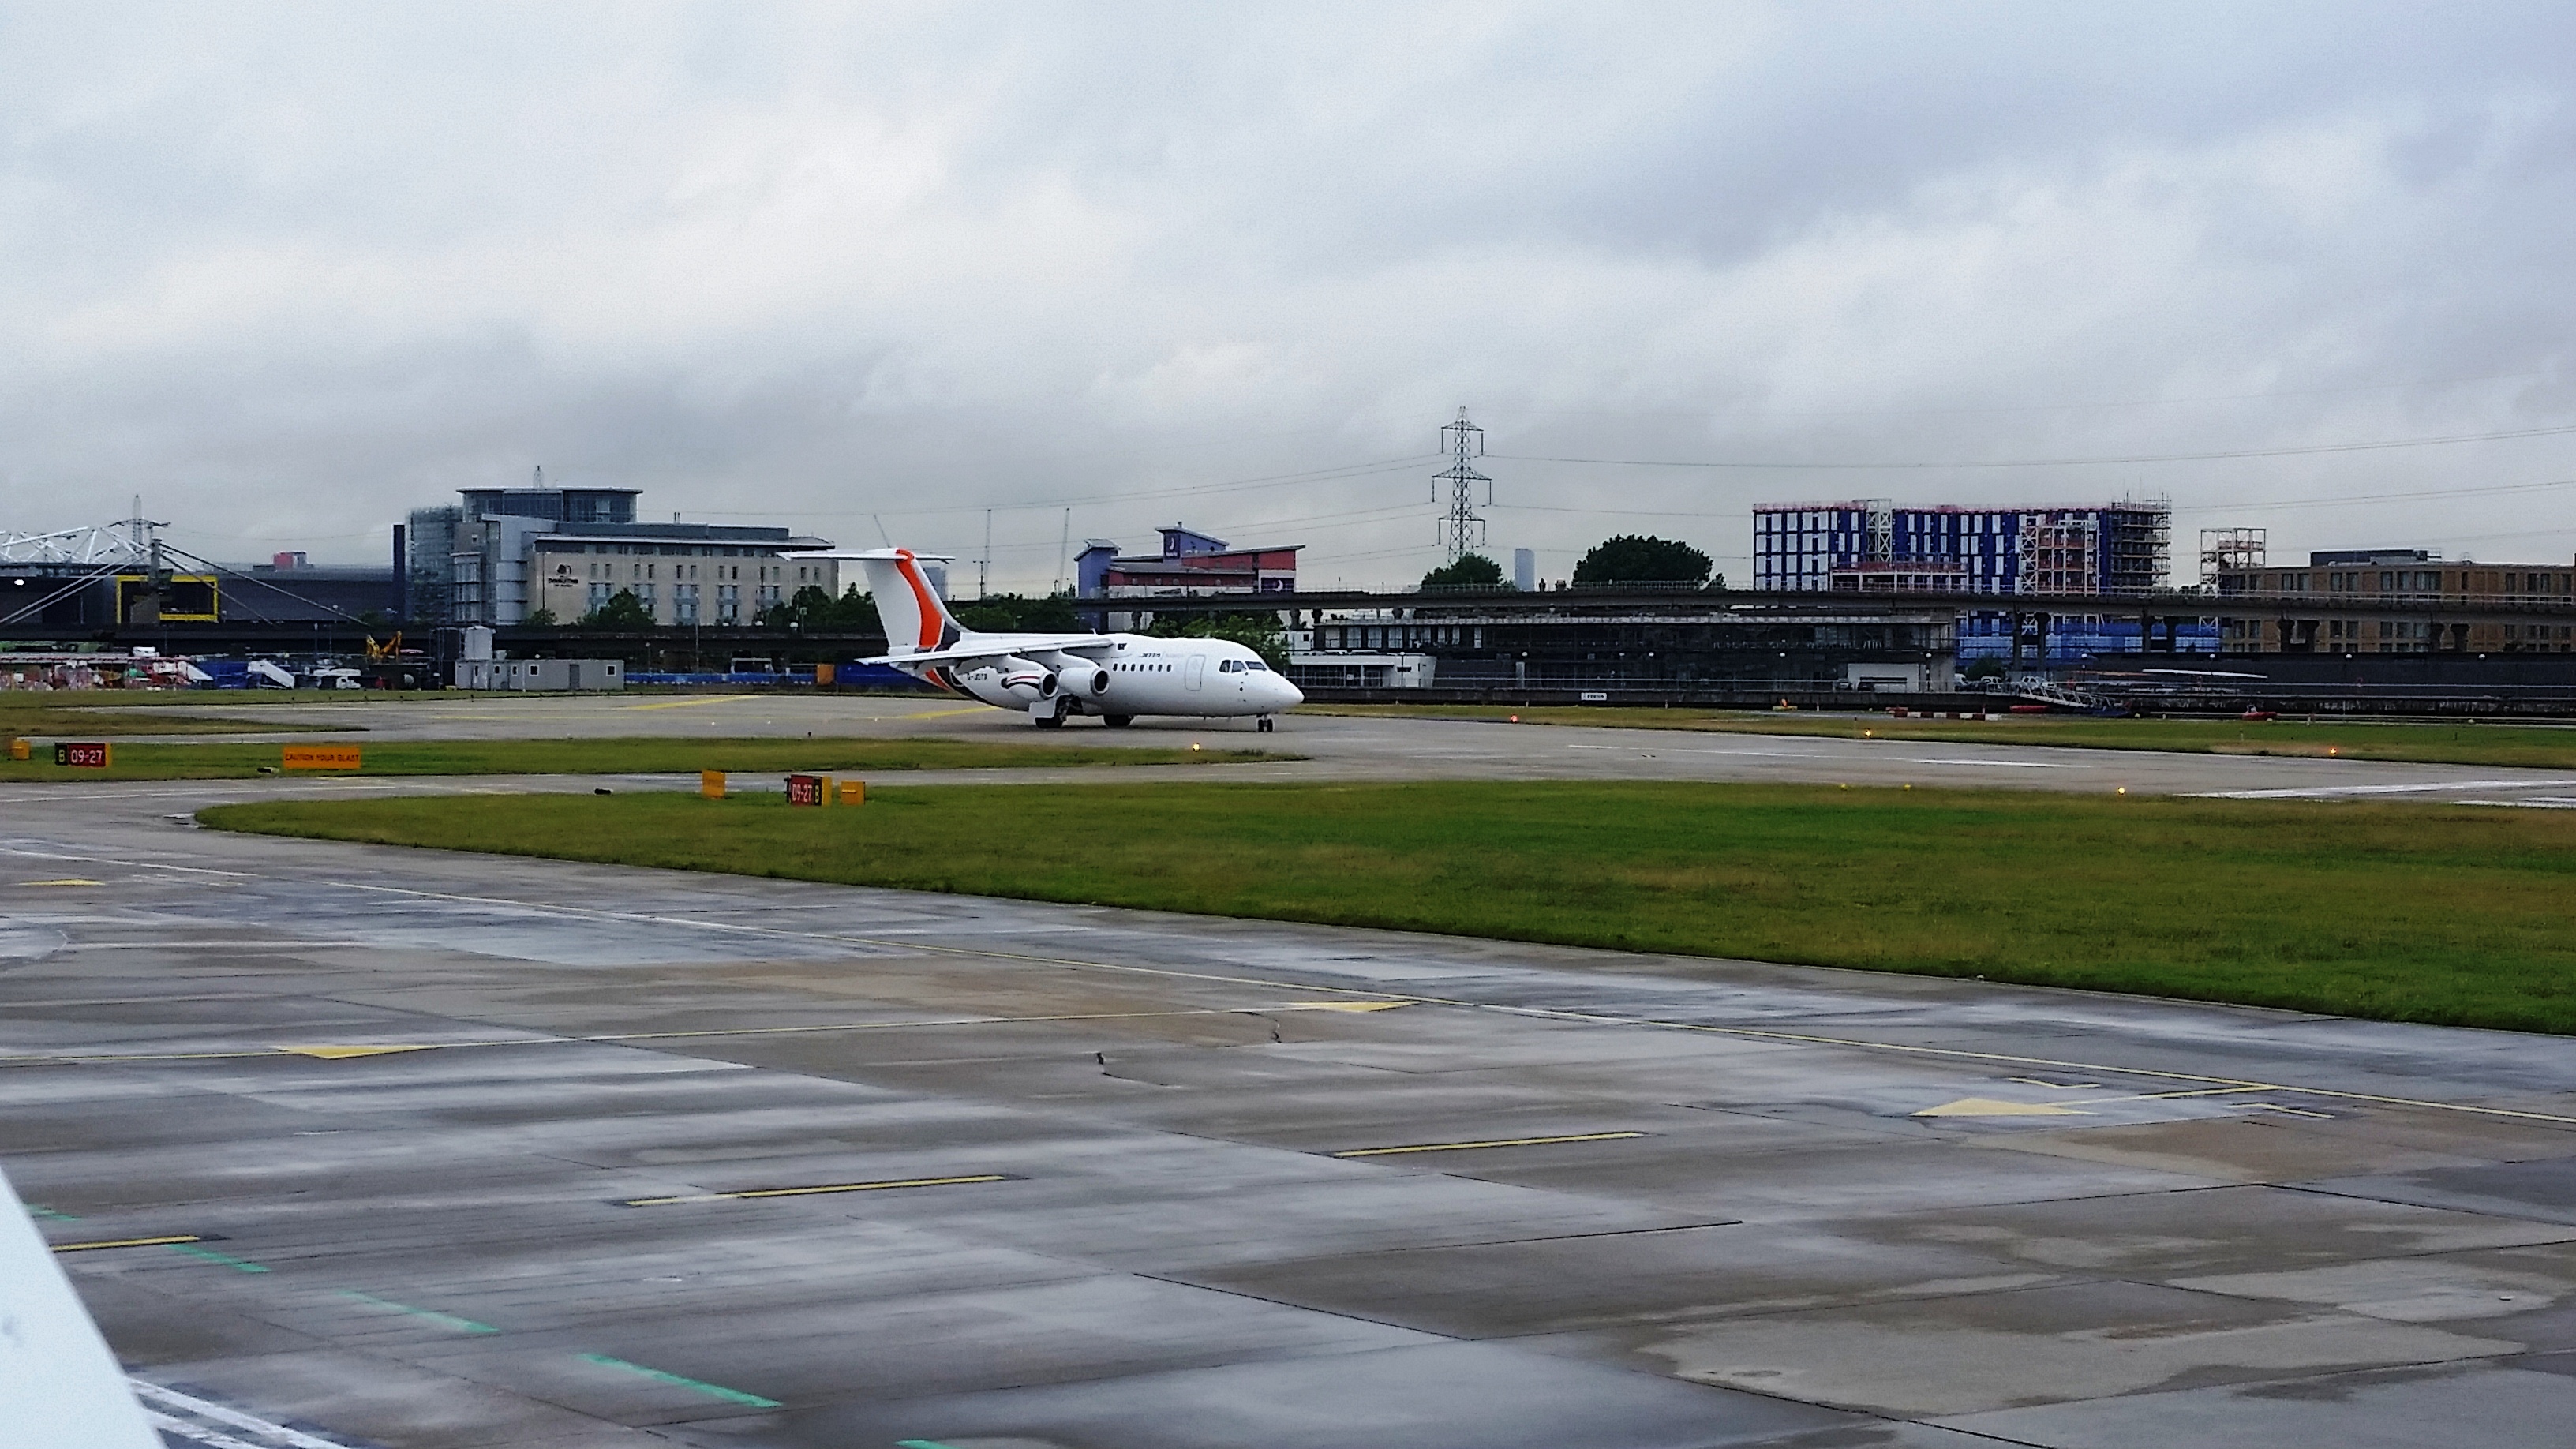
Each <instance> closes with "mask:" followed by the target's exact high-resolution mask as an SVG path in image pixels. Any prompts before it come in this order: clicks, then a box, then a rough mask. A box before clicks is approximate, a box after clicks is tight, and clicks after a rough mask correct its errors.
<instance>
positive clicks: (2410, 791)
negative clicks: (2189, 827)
mask: <svg viewBox="0 0 2576 1449" xmlns="http://www.w3.org/2000/svg"><path fill="white" fill-rule="evenodd" d="M2565 783H2566V781H2564V780H2450V781H2444V782H2439V783H2435V784H2417V785H2301V786H2298V787H2296V788H2293V789H2280V790H2204V791H2201V792H2199V793H2198V794H2195V795H2193V796H2192V797H2191V798H2193V799H2196V800H2324V799H2329V798H2332V797H2335V796H2342V795H2425V794H2434V793H2438V792H2440V791H2444V790H2538V789H2542V788H2544V787H2547V786H2550V785H2563V784H2565Z"/></svg>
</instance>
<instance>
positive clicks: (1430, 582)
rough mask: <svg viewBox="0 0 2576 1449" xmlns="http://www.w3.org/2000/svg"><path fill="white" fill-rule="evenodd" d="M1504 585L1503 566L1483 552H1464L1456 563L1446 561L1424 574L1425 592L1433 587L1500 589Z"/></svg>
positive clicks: (1423, 585) (1423, 584)
mask: <svg viewBox="0 0 2576 1449" xmlns="http://www.w3.org/2000/svg"><path fill="white" fill-rule="evenodd" d="M1502 586H1503V566H1502V565H1501V564H1498V563H1496V562H1494V561H1493V560H1492V559H1489V558H1487V557H1485V556H1484V555H1483V554H1481V553H1462V554H1460V555H1458V558H1457V561H1456V562H1454V563H1445V564H1442V565H1441V566H1440V567H1438V568H1436V569H1433V570H1432V571H1431V572H1429V573H1427V574H1424V575H1423V576H1422V587H1423V590H1424V591H1425V592H1429V591H1430V590H1432V589H1499V588H1501V587H1502Z"/></svg>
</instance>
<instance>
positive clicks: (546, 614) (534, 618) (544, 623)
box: [519, 608, 555, 629]
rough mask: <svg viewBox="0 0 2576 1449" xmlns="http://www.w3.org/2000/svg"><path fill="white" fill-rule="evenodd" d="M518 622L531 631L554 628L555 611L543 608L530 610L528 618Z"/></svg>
mask: <svg viewBox="0 0 2576 1449" xmlns="http://www.w3.org/2000/svg"><path fill="white" fill-rule="evenodd" d="M519 622H520V623H522V624H525V625H527V626H528V627H529V628H531V629H551V628H553V627H554V626H555V611H554V610H552V609H543V608H539V609H530V610H529V611H528V617H526V618H524V619H521V620H520V621H519Z"/></svg>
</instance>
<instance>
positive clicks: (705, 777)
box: [698, 770, 725, 800]
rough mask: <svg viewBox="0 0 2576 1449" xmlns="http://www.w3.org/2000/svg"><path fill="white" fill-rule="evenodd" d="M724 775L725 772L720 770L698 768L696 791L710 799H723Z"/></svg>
mask: <svg viewBox="0 0 2576 1449" xmlns="http://www.w3.org/2000/svg"><path fill="white" fill-rule="evenodd" d="M724 775H725V772H724V771H722V770H700V771H699V772H698V793H699V794H701V795H704V796H705V797H707V798H708V799H710V800H721V799H723V798H724V797H725V796H724V785H725V781H724Z"/></svg>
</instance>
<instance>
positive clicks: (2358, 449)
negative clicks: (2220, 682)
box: [1494, 423, 2576, 472]
mask: <svg viewBox="0 0 2576 1449" xmlns="http://www.w3.org/2000/svg"><path fill="white" fill-rule="evenodd" d="M2569 433H2576V423H2568V424H2562V425H2559V426H2556V427H2548V428H2515V429H2511V430H2508V431H2504V432H2494V433H2454V434H2450V435H2447V436H2442V437H2432V438H2385V439H2379V440H2375V441H2372V442H2366V443H2311V444H2306V445H2303V446H2298V447H2288V448H2242V449H2236V450H2232V451H2227V452H2215V453H2136V454H2131V455H2128V456H2125V457H2103V458H1980V459H1965V460H1960V461H1955V462H1941V463H1933V462H1867V461H1858V462H1852V461H1846V462H1833V463H1811V462H1790V461H1785V460H1770V461H1757V460H1753V459H1725V458H1721V459H1700V460H1688V459H1671V458H1563V457H1553V456H1542V455H1538V454H1529V453H1496V454H1494V456H1495V457H1497V458H1509V459H1511V460H1513V461H1514V462H1521V463H1586V464H1593V465H1597V466H1601V467H1611V468H1730V469H1738V468H1740V469H1746V470H1757V471H1758V470H1770V469H1791V470H1798V471H1815V472H1830V471H1833V470H1836V469H1842V470H1849V471H1873V470H1874V471H1905V470H1937V471H1947V470H1952V469H1966V468H2084V467H2094V466H2107V465H2115V464H2127V463H2210V462H2221V461H2225V460H2227V459H2232V458H2289V457H2299V456H2304V455H2310V454H2317V453H2367V452H2375V451H2379V450H2382V449H2389V448H2430V447H2437V446H2440V445H2443V444H2448V443H2493V442H2502V441H2505V440H2507V439H2513V438H2555V437H2564V436H2566V435H2567V434H2569Z"/></svg>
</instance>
